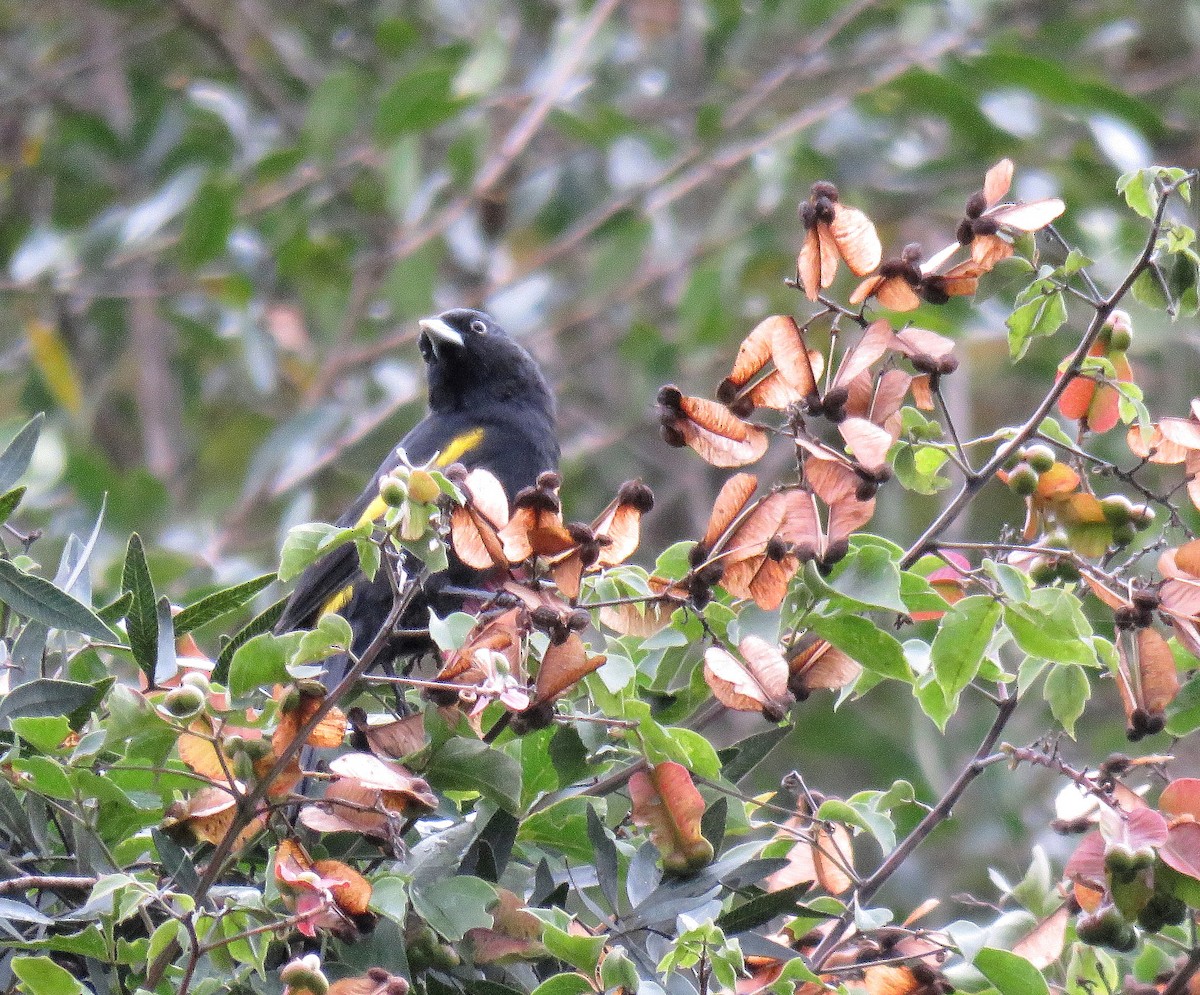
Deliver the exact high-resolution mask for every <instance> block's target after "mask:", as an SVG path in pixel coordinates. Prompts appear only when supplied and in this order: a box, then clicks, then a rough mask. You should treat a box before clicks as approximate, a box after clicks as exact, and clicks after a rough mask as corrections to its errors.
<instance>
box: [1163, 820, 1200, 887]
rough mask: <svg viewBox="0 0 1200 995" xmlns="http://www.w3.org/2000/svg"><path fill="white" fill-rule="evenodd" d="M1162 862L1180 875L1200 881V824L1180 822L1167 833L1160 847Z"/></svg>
mask: <svg viewBox="0 0 1200 995" xmlns="http://www.w3.org/2000/svg"><path fill="white" fill-rule="evenodd" d="M1158 855H1159V856H1160V857H1161V858H1162V862H1163V863H1164V864H1166V865H1167V866H1168V867H1170V868H1171V869H1172V870H1176V871H1178V872H1179V873H1180V874H1186V875H1187V876H1188V877H1190V878H1196V879H1197V880H1200V823H1195V822H1179V823H1176V824H1175V825H1173V826H1172V827H1171V829H1170V831H1169V832H1168V833H1167V841H1166V843H1164V844H1163V845H1162V846H1161V847H1159V850H1158Z"/></svg>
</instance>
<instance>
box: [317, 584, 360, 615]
mask: <svg viewBox="0 0 1200 995" xmlns="http://www.w3.org/2000/svg"><path fill="white" fill-rule="evenodd" d="M353 595H354V585H353V584H347V585H346V586H345V587H343V588H342V589H341V590H340V591H338V593H337V594H335V595H334V596H333V597H332V598H330V599H329V600H328V601H326V602H325V604H323V605H321V611H320V614H321V615H325V614H327V613H329V612H340V611H341V610H342V609H343V608H345V607H346V605H348V604H350V598H351V597H352V596H353Z"/></svg>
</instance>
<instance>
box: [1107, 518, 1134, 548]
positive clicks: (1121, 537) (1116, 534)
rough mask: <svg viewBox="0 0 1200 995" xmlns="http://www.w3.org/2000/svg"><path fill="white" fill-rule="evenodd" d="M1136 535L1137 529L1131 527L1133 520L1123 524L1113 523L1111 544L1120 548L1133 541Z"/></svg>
mask: <svg viewBox="0 0 1200 995" xmlns="http://www.w3.org/2000/svg"><path fill="white" fill-rule="evenodd" d="M1136 535H1137V529H1135V528H1134V527H1133V522H1126V523H1125V524H1124V525H1114V526H1113V530H1112V541H1113V545H1114V546H1116V547H1118V548H1121V547H1124V546H1128V545H1129V544H1130V543H1131V542H1133V540H1134V538H1135V537H1136Z"/></svg>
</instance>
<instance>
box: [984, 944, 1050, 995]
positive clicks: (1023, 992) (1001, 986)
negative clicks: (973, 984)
mask: <svg viewBox="0 0 1200 995" xmlns="http://www.w3.org/2000/svg"><path fill="white" fill-rule="evenodd" d="M974 963H975V967H976V968H978V969H979V972H980V974H982V975H983V976H984V977H985V978H987V979H988V981H990V982H991V983H992V985H993V986H994V987H995V989H996V991H998V992H999V993H1000V995H1050V988H1049V986H1048V985H1047V984H1046V979H1045V978H1044V977H1042V972H1041V971H1039V970H1038V969H1037V968H1036V967H1034V966H1033V965H1032V964H1030V963H1029V961H1027V960H1026V959H1025V958H1024V957H1018V956H1017V955H1016V954H1014V953H1012V952H1011V951H1008V950H997V949H996V948H995V947H984V948H983V949H982V950H980V951H979V953H977V954H976V955H975V961H974Z"/></svg>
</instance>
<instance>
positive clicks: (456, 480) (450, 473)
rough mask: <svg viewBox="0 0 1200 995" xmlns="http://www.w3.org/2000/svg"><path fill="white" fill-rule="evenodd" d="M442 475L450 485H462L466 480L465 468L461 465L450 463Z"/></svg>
mask: <svg viewBox="0 0 1200 995" xmlns="http://www.w3.org/2000/svg"><path fill="white" fill-rule="evenodd" d="M442 473H444V474H445V475H446V479H447V480H449V481H450V482H451V483H452V484H462V483H464V482H465V481H466V479H467V468H466V467H465V466H463V465H462V464H461V463H451V464H450V465H449V466H448V467H446V469H444V470H443V471H442Z"/></svg>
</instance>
